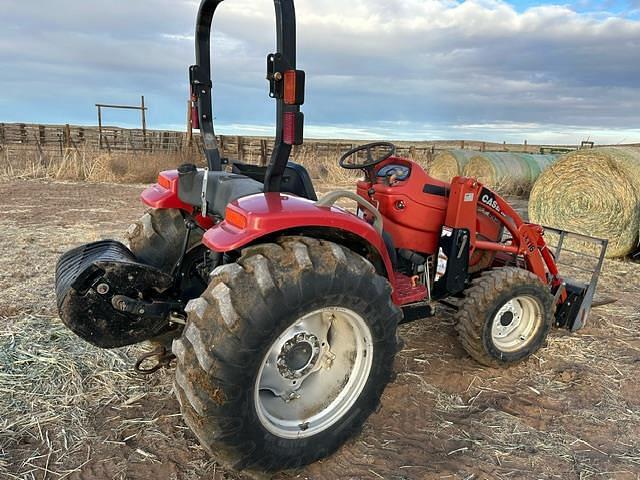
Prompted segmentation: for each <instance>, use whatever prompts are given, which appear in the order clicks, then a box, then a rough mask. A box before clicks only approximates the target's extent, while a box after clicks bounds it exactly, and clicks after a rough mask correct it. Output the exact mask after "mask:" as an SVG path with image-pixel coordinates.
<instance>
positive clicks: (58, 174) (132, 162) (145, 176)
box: [0, 147, 201, 183]
mask: <svg viewBox="0 0 640 480" xmlns="http://www.w3.org/2000/svg"><path fill="white" fill-rule="evenodd" d="M9 152H10V150H9V148H8V147H6V148H5V149H4V150H2V149H0V178H32V179H34V178H47V179H54V180H88V181H93V182H123V183H149V182H153V181H155V180H156V178H157V175H158V172H160V171H162V170H168V169H172V168H176V166H178V165H180V164H182V163H186V162H192V163H193V162H201V160H200V159H201V155H199V154H196V153H195V152H193V153H190V152H189V151H185V152H162V151H160V152H131V151H129V152H127V151H114V152H112V153H109V152H107V151H106V150H96V149H91V148H86V147H84V148H81V149H75V148H69V149H65V150H64V151H63V152H60V151H58V150H49V151H45V150H42V149H33V148H17V147H15V148H12V149H11V155H9ZM3 154H4V155H3ZM3 157H4V158H3Z"/></svg>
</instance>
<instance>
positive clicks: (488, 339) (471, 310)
mask: <svg viewBox="0 0 640 480" xmlns="http://www.w3.org/2000/svg"><path fill="white" fill-rule="evenodd" d="M554 313H555V305H554V303H553V295H551V293H550V292H549V288H548V287H547V286H546V285H544V284H543V283H542V281H541V280H540V278H538V277H537V276H536V275H534V274H533V273H531V272H529V271H527V270H523V269H521V268H515V267H503V268H496V269H495V270H489V271H486V272H483V273H482V274H481V275H480V276H478V277H476V278H475V279H473V280H472V282H471V285H470V286H469V288H467V289H466V290H465V291H464V299H463V301H462V304H461V305H460V306H459V310H458V312H457V314H456V330H457V331H458V336H459V338H460V342H461V343H462V346H463V347H464V349H465V350H466V351H467V353H468V354H469V355H471V356H472V357H473V358H474V359H475V360H477V361H478V362H480V363H481V364H483V365H487V366H490V367H506V366H509V365H511V364H514V363H517V362H520V361H522V360H524V359H526V358H528V357H529V356H531V355H532V354H534V353H535V352H536V351H538V350H539V349H540V347H542V346H543V345H544V343H545V340H546V338H547V334H548V333H549V330H550V329H551V327H552V325H553V318H554Z"/></svg>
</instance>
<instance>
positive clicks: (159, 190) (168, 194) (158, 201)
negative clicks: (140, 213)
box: [140, 170, 193, 213]
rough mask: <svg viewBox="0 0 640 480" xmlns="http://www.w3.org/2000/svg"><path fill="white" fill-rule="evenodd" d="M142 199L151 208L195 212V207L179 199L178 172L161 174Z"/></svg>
mask: <svg viewBox="0 0 640 480" xmlns="http://www.w3.org/2000/svg"><path fill="white" fill-rule="evenodd" d="M140 199H141V200H142V203H144V204H145V205H147V206H148V207H151V208H176V209H178V210H182V211H184V212H187V213H192V212H193V207H192V206H191V205H189V204H188V203H184V202H183V201H182V200H180V198H179V197H178V171H177V170H166V171H164V172H160V174H159V175H158V182H157V183H154V184H153V185H151V186H150V187H147V188H145V189H144V191H143V192H142V194H141V195H140Z"/></svg>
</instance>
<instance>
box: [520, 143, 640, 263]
mask: <svg viewBox="0 0 640 480" xmlns="http://www.w3.org/2000/svg"><path fill="white" fill-rule="evenodd" d="M529 217H530V218H531V220H532V221H533V222H536V223H540V224H542V225H548V226H550V227H555V228H560V229H563V230H568V231H572V232H577V233H582V234H583V235H589V236H592V237H599V238H606V239H608V240H609V246H608V248H607V257H609V258H612V257H623V256H626V255H629V254H631V253H632V252H633V251H635V250H636V249H637V247H638V238H639V235H640V149H639V148H631V147H606V148H595V149H586V150H577V151H575V152H572V153H569V154H567V155H566V156H564V157H563V158H562V159H561V160H560V161H558V162H557V163H556V164H555V165H553V166H552V167H551V168H549V169H548V170H546V171H545V172H544V173H543V174H542V175H540V177H539V178H538V180H537V182H536V183H535V185H534V186H533V189H532V190H531V197H530V199H529ZM577 248H580V246H577Z"/></svg>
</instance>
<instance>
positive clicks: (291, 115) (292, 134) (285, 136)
mask: <svg viewBox="0 0 640 480" xmlns="http://www.w3.org/2000/svg"><path fill="white" fill-rule="evenodd" d="M303 125H304V114H303V113H302V112H285V114H284V125H283V130H282V141H283V142H284V143H286V144H287V145H302V137H303Z"/></svg>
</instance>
